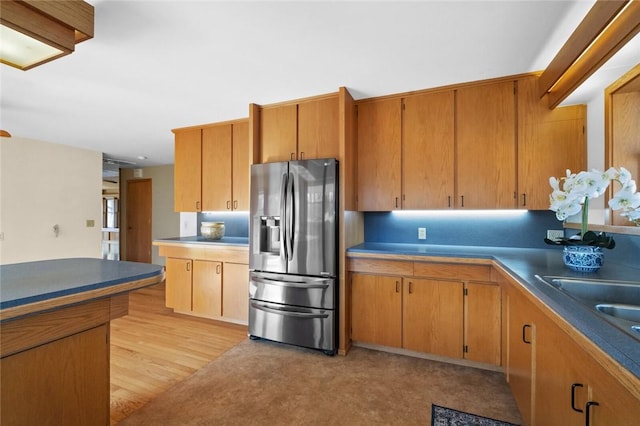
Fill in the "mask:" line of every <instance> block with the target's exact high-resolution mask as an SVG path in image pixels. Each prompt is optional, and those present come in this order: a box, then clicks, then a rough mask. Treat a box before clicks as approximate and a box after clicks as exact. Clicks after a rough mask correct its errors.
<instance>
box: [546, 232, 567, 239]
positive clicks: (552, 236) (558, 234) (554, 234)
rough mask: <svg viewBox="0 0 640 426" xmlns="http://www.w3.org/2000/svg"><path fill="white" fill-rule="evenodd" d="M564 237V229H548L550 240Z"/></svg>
mask: <svg viewBox="0 0 640 426" xmlns="http://www.w3.org/2000/svg"><path fill="white" fill-rule="evenodd" d="M563 237H564V231H563V230H562V229H547V238H548V239H550V240H559V239H560V238H563Z"/></svg>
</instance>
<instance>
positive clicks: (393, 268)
mask: <svg viewBox="0 0 640 426" xmlns="http://www.w3.org/2000/svg"><path fill="white" fill-rule="evenodd" d="M349 270H350V271H352V272H366V273H369V274H385V275H405V276H412V275H413V262H406V261H397V260H380V259H350V260H349Z"/></svg>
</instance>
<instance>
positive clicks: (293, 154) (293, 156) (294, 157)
mask: <svg viewBox="0 0 640 426" xmlns="http://www.w3.org/2000/svg"><path fill="white" fill-rule="evenodd" d="M290 159H291V160H295V159H296V153H295V152H292V153H291V158H290Z"/></svg>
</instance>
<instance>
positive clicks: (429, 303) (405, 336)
mask: <svg viewBox="0 0 640 426" xmlns="http://www.w3.org/2000/svg"><path fill="white" fill-rule="evenodd" d="M406 263H407V262H398V265H397V266H398V268H395V267H394V264H393V262H392V261H391V262H390V261H380V262H375V261H367V262H366V264H364V263H362V264H359V263H358V262H353V263H352V266H353V268H357V269H364V268H367V269H370V270H374V271H375V272H377V273H376V274H371V273H362V272H352V274H351V289H352V292H351V301H352V302H351V324H352V326H351V339H352V340H353V341H355V342H360V343H370V344H375V345H381V346H389V347H395V348H403V349H407V350H411V351H416V352H423V353H429V354H433V355H439V356H445V357H449V358H455V359H467V360H471V361H477V362H482V363H487V364H493V365H500V363H501V347H500V340H501V335H500V330H501V325H500V324H501V311H500V306H501V292H500V288H499V287H498V285H497V284H496V283H491V282H483V283H475V282H472V281H466V279H468V278H469V277H474V276H477V277H480V278H481V279H487V278H489V276H490V274H489V272H490V271H489V268H487V267H485V266H472V265H447V264H426V263H423V262H416V263H415V265H416V266H415V270H416V271H417V273H420V274H425V273H428V274H430V275H431V274H433V275H440V277H439V278H440V279H437V278H436V279H432V278H423V277H416V276H414V277H407V276H394V275H384V274H379V273H380V272H381V271H383V270H384V269H388V270H390V271H398V270H402V269H403V268H404V270H413V268H409V269H406ZM400 266H402V267H403V268H400ZM476 268H477V269H476ZM457 273H459V274H460V276H461V277H464V279H458V280H456V279H452V277H455V276H456V274H457ZM474 274H477V275H474ZM443 277H444V278H443Z"/></svg>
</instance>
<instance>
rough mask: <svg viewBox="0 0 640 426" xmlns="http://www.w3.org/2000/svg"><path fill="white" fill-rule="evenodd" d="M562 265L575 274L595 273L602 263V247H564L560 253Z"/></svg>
mask: <svg viewBox="0 0 640 426" xmlns="http://www.w3.org/2000/svg"><path fill="white" fill-rule="evenodd" d="M562 259H563V260H564V264H565V265H567V266H568V267H569V269H572V270H574V271H577V272H595V271H597V270H598V269H600V267H601V266H602V262H604V253H603V252H602V247H596V246H564V250H563V251H562Z"/></svg>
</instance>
